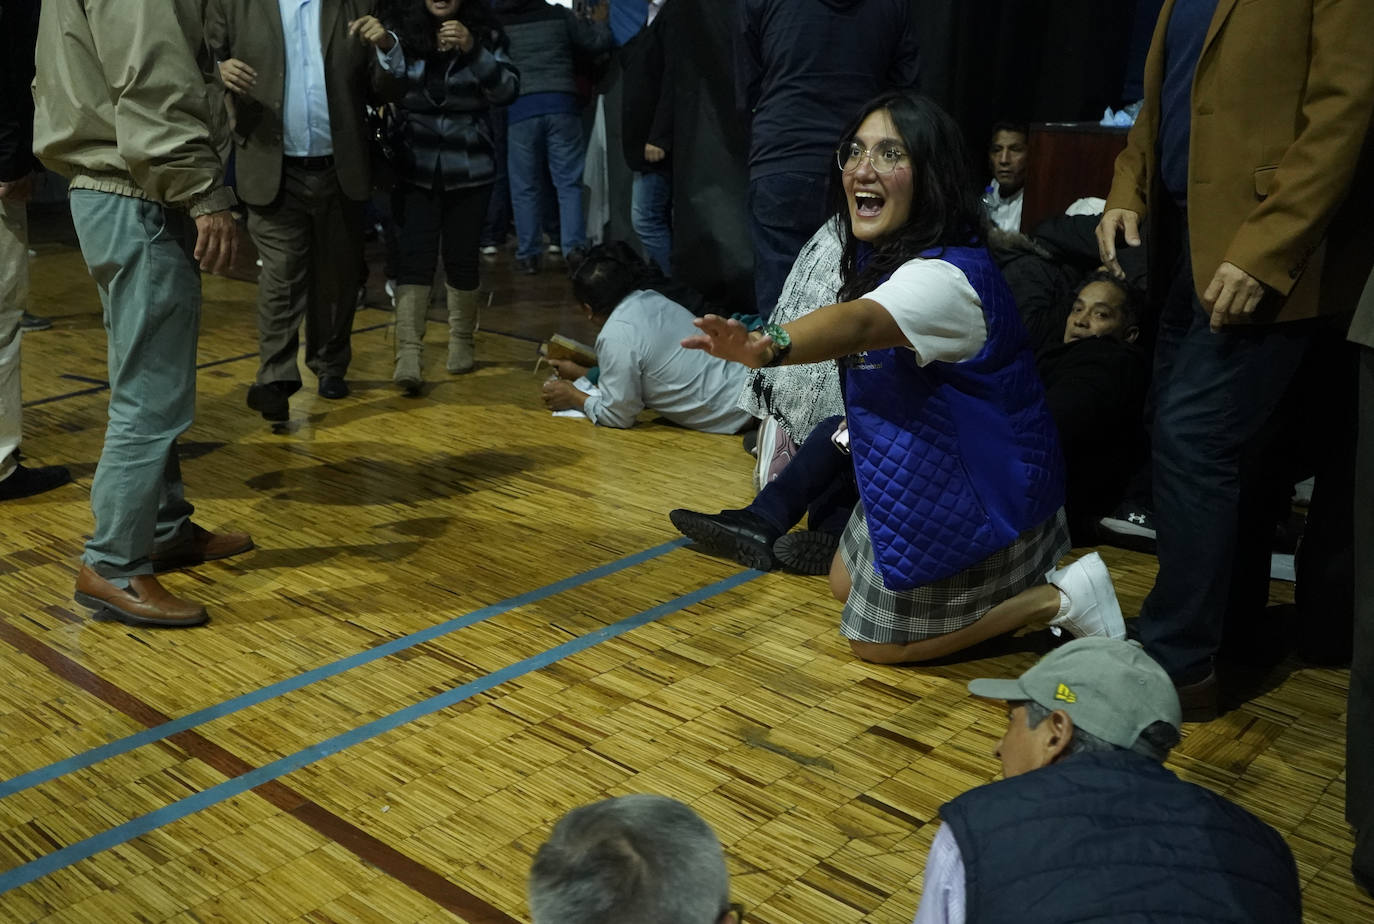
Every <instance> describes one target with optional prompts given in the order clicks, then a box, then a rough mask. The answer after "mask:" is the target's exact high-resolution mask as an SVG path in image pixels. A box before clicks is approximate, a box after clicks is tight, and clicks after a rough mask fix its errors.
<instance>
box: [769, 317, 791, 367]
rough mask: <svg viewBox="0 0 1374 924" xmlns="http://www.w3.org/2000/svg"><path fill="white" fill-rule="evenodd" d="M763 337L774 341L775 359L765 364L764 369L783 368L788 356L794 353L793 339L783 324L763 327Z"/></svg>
mask: <svg viewBox="0 0 1374 924" xmlns="http://www.w3.org/2000/svg"><path fill="white" fill-rule="evenodd" d="M763 335H764V336H765V337H767V338H769V339H770V340H772V341H773V358H772V359H770V360H768V362H766V363H764V364H763V365H764V367H765V368H768V367H770V366H781V365H782V362H783V360H785V359H786V358H787V354H788V353H791V352H792V337H791V336H790V335H789V334H788V333H787V331H786V330H784V329H783V327H782V325H781V324H765V325H763Z"/></svg>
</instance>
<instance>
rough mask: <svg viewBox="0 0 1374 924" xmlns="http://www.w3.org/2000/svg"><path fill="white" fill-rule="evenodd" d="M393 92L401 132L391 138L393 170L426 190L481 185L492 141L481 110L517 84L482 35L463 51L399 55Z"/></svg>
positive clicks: (491, 176) (492, 168) (487, 176)
mask: <svg viewBox="0 0 1374 924" xmlns="http://www.w3.org/2000/svg"><path fill="white" fill-rule="evenodd" d="M393 80H394V81H395V82H396V83H398V84H399V87H394V88H393V92H392V96H393V98H398V99H399V103H398V108H399V110H400V113H401V132H400V139H399V143H398V144H397V145H396V159H395V168H396V173H397V176H398V177H399V178H400V179H402V180H404V181H405V182H408V183H413V184H415V185H416V186H421V187H423V188H425V189H433V188H434V187H435V186H436V178H437V180H438V184H437V185H441V186H442V188H444V189H459V188H462V187H464V186H482V185H485V184H487V183H491V182H493V181H494V180H495V178H496V146H495V144H494V143H493V141H492V134H491V125H490V122H489V120H488V112H489V110H490V109H491V107H492V106H505V105H508V104H509V103H510V102H511V101H512V100H514V99H515V97H516V95H517V94H518V93H519V91H520V74H519V72H518V71H517V70H516V69H515V65H514V64H512V63H511V61H510V58H508V57H507V56H506V53H505V52H504V51H501V50H500V49H499V48H497V47H496V43H495V41H494V40H493V39H491V38H490V37H488V39H487V40H485V41H479V42H478V43H476V44H475V45H474V46H473V49H472V51H470V52H468V53H466V54H460V53H456V52H450V53H447V54H437V55H433V56H431V57H428V58H416V59H414V60H412V59H410V58H409V56H407V58H406V66H405V74H404V76H397V77H393Z"/></svg>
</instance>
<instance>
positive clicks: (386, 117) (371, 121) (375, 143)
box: [367, 103, 404, 190]
mask: <svg viewBox="0 0 1374 924" xmlns="http://www.w3.org/2000/svg"><path fill="white" fill-rule="evenodd" d="M402 130H403V127H402V124H401V114H400V112H398V111H397V109H396V106H395V105H394V104H393V103H385V104H383V105H380V106H371V105H369V106H368V107H367V141H368V148H369V153H370V154H371V158H372V185H373V186H374V187H376V188H377V189H382V190H387V189H391V188H392V187H393V186H395V185H396V156H397V153H398V152H399V151H400V149H401V145H402V144H403V143H404V141H403V139H402V137H401V133H402Z"/></svg>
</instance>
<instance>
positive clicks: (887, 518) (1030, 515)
mask: <svg viewBox="0 0 1374 924" xmlns="http://www.w3.org/2000/svg"><path fill="white" fill-rule="evenodd" d="M923 256H925V255H923ZM931 256H933V257H936V258H938V259H941V260H944V261H946V262H948V263H951V264H953V265H954V266H956V267H958V268H959V269H960V270H961V271H963V273H964V275H965V276H966V277H967V278H968V281H969V283H970V284H972V286H973V289H974V291H975V292H977V293H978V297H979V299H980V300H981V301H982V303H983V316H984V317H985V318H986V320H987V328H988V337H987V342H986V343H985V344H984V345H983V349H982V350H980V351H979V352H978V355H976V356H974V357H972V358H971V359H967V360H965V361H963V362H958V363H948V362H932V363H929V364H927V365H926V366H924V367H922V366H919V365H917V363H916V356H915V354H914V353H913V352H912V351H911V350H910V349H908V348H906V347H898V348H895V349H890V350H869V351H867V352H864V353H859V354H857V355H855V356H850V357H846V359H844V360H843V361H842V362H841V368H842V372H843V377H844V386H845V408H846V411H847V412H848V415H849V431H850V442H851V449H852V453H853V457H854V471H855V475H856V477H857V479H858V483H859V494H860V497H861V498H862V499H863V507H864V515H865V516H866V517H867V520H868V533H869V536H870V537H871V538H872V540H873V550H874V558H875V561H876V563H877V565H878V573H879V574H880V575H881V576H882V579H883V584H884V585H885V586H886V587H888V588H889V589H891V590H910V589H911V588H913V587H919V586H920V585H922V584H928V583H930V582H932V581H937V580H940V579H941V578H945V577H949V576H950V575H952V574H957V573H958V572H960V571H963V570H964V569H965V568H967V567H969V566H970V565H973V564H976V563H977V562H980V561H982V560H983V559H985V558H987V557H988V556H989V555H991V554H992V553H994V552H997V551H1000V550H1001V549H1004V548H1006V547H1007V546H1009V545H1011V543H1012V541H1013V540H1015V539H1016V537H1017V536H1019V535H1020V534H1021V533H1023V532H1025V531H1026V530H1028V529H1030V528H1031V527H1033V526H1038V525H1040V524H1041V523H1043V522H1045V521H1046V520H1047V519H1049V518H1050V517H1051V516H1053V515H1054V513H1055V512H1056V511H1058V509H1059V508H1060V507H1062V506H1063V504H1064V460H1063V456H1062V454H1061V452H1060V449H1059V436H1058V432H1057V431H1056V430H1055V426H1054V419H1053V418H1052V417H1051V416H1050V411H1049V407H1048V406H1047V405H1046V404H1045V388H1044V386H1043V385H1042V384H1041V382H1040V377H1039V376H1038V375H1037V374H1036V371H1035V358H1034V356H1032V355H1031V351H1030V346H1029V343H1028V341H1027V339H1026V331H1025V328H1024V327H1023V326H1022V324H1021V318H1020V315H1019V314H1018V312H1017V310H1016V302H1015V300H1014V299H1013V298H1012V294H1011V290H1010V289H1008V288H1007V283H1006V280H1004V279H1003V278H1002V274H1001V272H999V271H998V269H997V267H996V265H994V264H993V262H992V258H991V257H990V256H989V255H988V252H987V248H985V247H947V248H944V249H943V250H942V251H935V252H932V253H931Z"/></svg>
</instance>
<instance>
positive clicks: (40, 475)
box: [0, 465, 72, 500]
mask: <svg viewBox="0 0 1374 924" xmlns="http://www.w3.org/2000/svg"><path fill="white" fill-rule="evenodd" d="M71 480H72V473H71V472H69V471H67V469H65V468H63V467H62V466H61V465H45V466H43V467H42V468H28V467H27V466H24V465H16V466H15V467H14V471H12V472H10V473H9V474H8V475H6V476H5V479H4V480H3V481H0V500H19V499H20V498H21V497H33V496H34V495H35V494H42V493H43V492H45V491H51V490H52V489H53V488H60V487H62V485H64V484H66V483H67V482H69V481H71Z"/></svg>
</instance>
